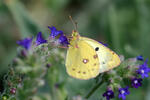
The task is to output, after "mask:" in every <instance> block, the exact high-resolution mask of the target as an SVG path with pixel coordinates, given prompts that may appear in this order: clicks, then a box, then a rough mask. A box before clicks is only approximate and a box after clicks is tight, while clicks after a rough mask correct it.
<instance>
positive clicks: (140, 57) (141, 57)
mask: <svg viewBox="0 0 150 100" xmlns="http://www.w3.org/2000/svg"><path fill="white" fill-rule="evenodd" d="M136 59H137V60H141V61H143V60H144V58H143V56H141V55H140V56H137V57H136Z"/></svg>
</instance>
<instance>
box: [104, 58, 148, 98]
mask: <svg viewBox="0 0 150 100" xmlns="http://www.w3.org/2000/svg"><path fill="white" fill-rule="evenodd" d="M139 61H142V62H143V64H139ZM124 62H125V63H127V66H125V67H123V66H120V69H119V68H118V69H117V73H119V74H121V75H122V76H120V77H119V78H116V77H114V75H112V73H111V72H109V73H108V75H107V76H108V79H111V80H113V82H112V81H111V82H110V85H109V89H108V90H107V91H106V92H105V93H104V94H103V97H106V99H107V100H110V99H112V98H114V97H115V93H116V92H117V91H116V90H118V98H122V100H126V96H127V95H129V94H130V91H129V88H138V87H140V86H142V80H143V79H144V78H145V77H148V74H149V73H150V68H149V67H148V64H147V62H148V59H146V60H145V61H144V58H143V57H142V56H137V57H136V58H133V59H130V60H127V61H124ZM132 62H134V63H132ZM124 65H126V64H124ZM125 69H126V72H120V71H121V70H125ZM117 75H118V74H117ZM126 79H127V80H126ZM116 80H117V82H116ZM122 81H123V84H124V85H126V87H125V88H121V86H120V84H121V82H122ZM126 81H127V82H126ZM126 83H127V84H126ZM116 95H117V93H116Z"/></svg>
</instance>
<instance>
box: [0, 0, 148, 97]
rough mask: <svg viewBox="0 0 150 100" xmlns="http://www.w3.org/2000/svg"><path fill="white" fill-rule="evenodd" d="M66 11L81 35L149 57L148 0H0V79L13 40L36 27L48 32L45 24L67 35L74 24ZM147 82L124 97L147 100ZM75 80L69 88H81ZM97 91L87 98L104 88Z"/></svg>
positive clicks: (12, 50)
mask: <svg viewBox="0 0 150 100" xmlns="http://www.w3.org/2000/svg"><path fill="white" fill-rule="evenodd" d="M69 15H71V16H72V17H73V20H75V21H76V22H77V23H78V31H79V32H80V34H81V35H82V36H87V37H89V38H93V39H95V40H97V41H101V42H104V43H107V44H108V46H109V47H110V48H111V49H113V50H114V51H115V52H117V53H118V54H120V55H124V56H125V57H126V58H128V57H135V56H138V55H143V56H144V57H145V58H150V53H149V52H150V0H1V1H0V79H1V80H2V77H3V75H4V74H5V73H6V72H7V70H8V64H9V63H10V62H11V61H12V59H13V58H14V57H15V55H16V47H17V45H16V41H17V40H19V39H22V38H24V37H29V36H35V35H36V34H37V33H38V32H39V31H42V32H43V33H44V35H45V36H48V34H49V30H48V28H47V26H48V25H50V26H51V25H53V26H55V27H56V28H57V29H59V30H62V31H63V32H64V33H65V34H67V35H70V34H71V31H72V29H74V27H73V25H72V23H71V21H70V19H69V17H68V16H69ZM63 68H64V70H65V67H63ZM149 83H150V80H149V79H147V80H145V82H144V85H143V87H142V88H140V89H132V90H131V95H129V96H128V97H127V100H133V99H136V100H150V84H149ZM77 84H78V83H76V86H74V85H73V86H72V88H70V92H75V91H82V90H77V89H80V88H81V86H79V85H77ZM85 84H86V82H84V85H85ZM82 85H83V83H82ZM83 91H86V86H85V88H83ZM99 91H101V92H98V93H97V94H95V95H93V96H94V98H95V99H91V100H99V99H98V98H100V97H101V94H102V93H103V92H104V89H102V90H101V88H99Z"/></svg>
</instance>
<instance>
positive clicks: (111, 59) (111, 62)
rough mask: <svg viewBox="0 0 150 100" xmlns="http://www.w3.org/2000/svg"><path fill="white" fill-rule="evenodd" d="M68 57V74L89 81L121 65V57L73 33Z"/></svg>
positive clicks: (97, 43) (91, 40) (95, 42)
mask: <svg viewBox="0 0 150 100" xmlns="http://www.w3.org/2000/svg"><path fill="white" fill-rule="evenodd" d="M69 43H70V45H69V48H68V50H67V56H66V64H65V65H66V70H67V73H68V74H69V75H70V76H72V77H74V78H77V79H82V80H87V79H91V78H94V77H96V76H97V75H98V74H99V73H102V72H106V71H109V70H110V69H112V68H114V67H117V66H119V65H120V62H121V61H120V58H119V56H118V55H117V54H116V53H115V52H113V51H112V50H110V49H109V48H107V47H106V46H104V45H102V44H101V43H99V42H97V41H95V40H93V39H90V38H86V37H82V36H80V35H79V33H78V32H77V31H73V32H72V38H71V40H70V41H69Z"/></svg>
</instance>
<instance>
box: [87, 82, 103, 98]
mask: <svg viewBox="0 0 150 100" xmlns="http://www.w3.org/2000/svg"><path fill="white" fill-rule="evenodd" d="M102 84H103V80H102V81H100V82H99V83H97V84H96V85H95V86H94V87H93V88H92V89H91V90H90V91H89V92H88V94H87V95H86V96H85V98H86V99H88V98H89V97H90V96H91V95H92V94H93V93H94V92H95V91H96V90H97V89H98V88H99V87H100V86H101V85H102Z"/></svg>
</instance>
